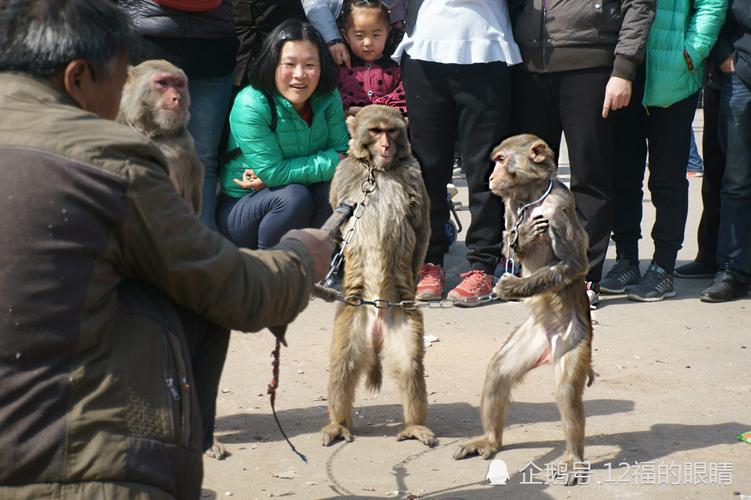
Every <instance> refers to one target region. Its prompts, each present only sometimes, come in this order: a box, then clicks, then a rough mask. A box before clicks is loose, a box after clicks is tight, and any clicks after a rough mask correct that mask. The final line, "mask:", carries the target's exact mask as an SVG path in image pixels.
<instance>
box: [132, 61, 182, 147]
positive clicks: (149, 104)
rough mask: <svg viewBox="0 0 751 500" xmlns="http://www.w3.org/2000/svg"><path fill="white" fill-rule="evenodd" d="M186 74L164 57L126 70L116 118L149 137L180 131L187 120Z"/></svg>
mask: <svg viewBox="0 0 751 500" xmlns="http://www.w3.org/2000/svg"><path fill="white" fill-rule="evenodd" d="M189 108H190V95H189V94H188V77H187V76H185V73H184V72H183V70H181V69H180V68H178V67H177V66H175V65H174V64H171V63H169V62H167V61H164V60H157V59H152V60H149V61H144V62H142V63H141V64H139V65H138V66H135V67H131V68H129V69H128V81H127V82H126V83H125V88H124V89H123V97H122V99H121V101H120V114H119V115H118V121H120V122H123V123H128V124H130V125H132V126H134V127H135V128H136V129H138V130H139V131H140V132H142V133H144V134H146V135H148V136H150V137H154V136H158V135H171V134H174V133H177V132H180V131H182V130H183V129H184V128H185V127H186V126H187V124H188V120H189V119H190V112H189V111H188V109H189Z"/></svg>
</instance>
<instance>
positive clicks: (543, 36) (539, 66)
mask: <svg viewBox="0 0 751 500" xmlns="http://www.w3.org/2000/svg"><path fill="white" fill-rule="evenodd" d="M509 10H510V14H511V22H512V25H513V27H514V39H515V40H516V43H517V44H518V45H519V49H520V50H521V53H522V59H523V69H526V70H527V71H533V72H539V73H545V72H558V71H569V70H575V69H585V68H599V67H610V66H612V67H613V76H618V77H621V78H626V79H628V80H632V79H633V77H634V70H635V68H636V65H637V64H638V63H639V62H641V61H642V60H643V59H644V51H645V47H646V44H647V35H648V34H649V29H650V27H651V26H652V21H653V20H654V16H655V0H568V1H555V0H553V1H551V0H509Z"/></svg>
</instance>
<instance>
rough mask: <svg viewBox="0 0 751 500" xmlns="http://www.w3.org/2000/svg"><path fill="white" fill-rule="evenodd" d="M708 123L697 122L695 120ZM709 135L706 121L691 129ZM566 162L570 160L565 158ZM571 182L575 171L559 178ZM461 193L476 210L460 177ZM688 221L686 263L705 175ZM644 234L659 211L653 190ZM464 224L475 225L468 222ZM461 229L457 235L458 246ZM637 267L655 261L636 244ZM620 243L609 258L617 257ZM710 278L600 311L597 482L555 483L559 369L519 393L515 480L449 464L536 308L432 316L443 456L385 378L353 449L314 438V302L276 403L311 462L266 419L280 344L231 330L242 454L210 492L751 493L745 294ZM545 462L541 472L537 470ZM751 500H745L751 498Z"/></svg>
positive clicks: (594, 439)
mask: <svg viewBox="0 0 751 500" xmlns="http://www.w3.org/2000/svg"><path fill="white" fill-rule="evenodd" d="M700 116H701V115H699V118H700ZM697 123H698V127H697V128H700V125H701V123H700V121H698V122H697ZM563 160H564V161H565V157H563ZM561 174H562V177H563V178H564V179H565V178H567V174H568V169H567V168H565V167H564V168H562V169H561ZM457 184H458V185H459V186H460V193H459V199H460V200H461V201H463V202H464V203H465V206H466V188H463V187H462V183H461V181H457ZM689 184H690V214H689V220H688V224H687V227H686V241H685V248H684V249H683V250H681V252H680V253H679V256H678V261H679V264H681V263H685V262H687V261H689V260H691V259H692V258H693V257H694V255H695V253H696V228H697V225H698V219H699V216H700V212H701V198H700V186H701V179H690V181H689ZM644 208H645V213H644V224H643V226H642V227H643V232H644V233H645V234H649V231H650V228H651V224H652V221H653V220H654V211H653V209H652V206H651V204H650V201H649V196H648V195H646V196H645V204H644ZM460 215H461V217H462V219H463V220H464V222H465V224H467V223H468V217H469V214H468V212H467V211H466V210H464V211H461V212H460ZM461 238H462V235H460V239H461ZM640 251H641V252H642V258H643V259H645V260H643V261H642V271H644V270H645V269H646V267H647V265H648V260H649V257H650V256H651V253H652V243H651V240H650V238H649V237H647V238H646V239H644V240H642V245H641V250H640ZM464 252H465V248H464V246H463V244H462V242H461V240H460V242H459V243H458V244H456V245H454V246H453V247H452V250H451V255H450V256H449V259H448V260H447V267H448V271H449V274H450V275H451V279H450V280H449V285H453V284H454V283H456V282H457V278H456V275H457V274H458V273H460V272H463V271H465V270H466V269H465V266H466V264H465V262H464V260H463V258H462V257H463V255H464ZM613 259H614V247H612V245H611V248H610V255H609V259H608V262H607V263H606V270H607V268H609V267H610V266H611V265H612V264H613V262H614V261H613ZM709 282H710V280H680V279H677V280H676V291H677V296H676V297H675V298H673V299H669V300H665V301H663V302H658V303H651V304H644V303H637V302H630V301H628V300H627V299H626V298H625V297H622V296H615V297H604V298H603V301H602V303H601V305H600V307H599V308H598V309H597V310H596V311H593V318H594V320H596V322H597V325H596V327H595V337H594V368H595V371H596V373H597V377H596V382H595V384H594V385H593V386H592V387H590V388H588V389H587V390H586V391H585V394H584V397H585V405H586V412H587V441H586V449H585V459H586V460H587V461H588V462H589V463H590V467H591V473H590V475H589V481H588V484H584V485H579V486H575V487H573V488H567V487H564V486H562V485H560V484H556V483H555V481H551V478H550V476H549V475H548V474H546V470H548V471H549V469H548V468H549V467H550V465H549V464H552V463H554V462H555V461H556V460H557V459H558V458H559V457H560V456H561V455H562V453H563V448H564V443H563V435H562V431H561V426H560V422H559V416H558V411H557V408H556V406H555V403H554V399H553V390H552V386H551V382H552V369H551V368H550V367H549V366H544V367H541V368H538V369H537V370H535V371H534V372H532V373H530V375H529V376H528V377H527V379H526V381H525V382H524V383H523V384H522V385H520V386H519V387H518V388H517V389H516V390H515V392H514V400H515V403H514V405H513V407H512V409H511V412H510V414H509V419H508V427H507V430H506V432H505V435H504V443H505V447H504V449H503V450H502V451H501V452H500V453H499V454H498V455H497V457H496V458H497V459H500V460H502V461H503V462H504V463H505V465H506V467H507V469H508V472H509V474H510V478H509V480H508V482H507V484H505V485H494V486H491V485H489V484H488V482H487V481H486V474H487V471H488V466H489V463H490V462H488V461H484V460H481V459H479V458H472V459H466V460H462V461H454V460H453V459H452V453H453V451H454V449H455V447H456V446H457V444H458V443H460V442H461V441H463V440H465V439H467V438H470V437H472V436H475V435H477V434H479V433H480V432H481V425H480V420H479V413H478V404H479V391H480V386H481V384H482V380H483V377H484V373H485V367H486V365H487V362H488V361H489V359H490V357H491V356H492V354H493V352H494V350H495V349H497V347H498V346H499V345H500V344H501V342H502V341H503V340H504V339H505V338H506V337H507V336H508V334H509V333H510V332H511V330H512V328H513V327H514V326H515V325H518V324H520V323H521V322H522V321H523V320H524V319H525V318H526V316H527V314H528V312H527V309H526V307H525V306H524V305H523V304H513V303H495V304H491V305H486V306H482V307H478V308H474V309H459V308H453V309H446V310H426V311H425V313H424V317H425V325H426V332H425V333H426V335H433V336H436V337H438V338H439V340H438V341H436V342H433V343H432V345H431V346H430V347H429V348H428V349H427V353H426V360H425V363H426V370H427V377H428V378H427V385H428V392H429V402H430V409H429V415H428V419H427V425H429V426H430V427H431V428H432V429H433V430H434V431H435V433H436V435H437V436H438V437H439V439H440V443H439V445H438V446H437V447H435V448H432V449H430V448H427V447H425V446H423V445H422V444H421V443H419V442H417V441H404V442H397V441H396V440H395V435H396V434H397V432H398V431H399V429H400V426H401V424H400V422H401V406H400V401H399V394H398V392H397V391H396V388H395V385H394V383H393V381H392V380H390V379H389V378H388V377H387V378H386V379H385V383H384V388H383V390H382V392H381V393H380V394H377V395H374V394H369V393H367V392H366V391H365V390H364V388H362V387H361V388H359V389H358V394H357V400H356V408H355V410H356V414H355V427H354V432H355V434H356V438H355V440H354V441H353V442H352V443H348V444H345V443H343V442H339V443H337V444H335V445H333V446H331V447H329V448H324V447H322V446H321V443H320V435H319V430H320V428H321V427H322V426H323V425H325V424H326V423H327V415H326V381H327V376H328V374H327V366H328V345H329V341H330V335H331V327H332V322H333V316H334V306H333V305H331V304H327V303H325V302H323V301H320V300H316V301H314V302H312V303H311V304H310V306H309V307H308V309H307V310H306V311H304V312H303V313H302V314H301V315H300V317H299V318H298V319H297V320H296V321H295V322H294V323H293V324H292V325H291V326H290V328H289V332H288V335H287V338H288V341H289V349H285V350H283V353H282V364H281V387H280V389H279V392H278V397H277V410H278V414H279V418H280V419H281V422H282V425H283V426H284V429H285V430H286V432H287V433H288V435H289V436H290V438H291V440H292V442H293V443H294V445H295V446H296V447H297V449H298V450H299V451H300V452H302V453H303V454H305V455H306V457H307V460H308V463H303V462H302V460H301V459H300V458H298V457H297V456H296V455H295V454H294V453H293V452H292V451H291V450H290V449H289V447H288V446H287V444H286V443H285V442H284V440H283V438H282V437H281V435H280V433H279V431H278V429H277V427H276V424H275V423H274V420H273V418H272V415H271V409H270V406H269V401H268V396H266V395H265V393H266V384H267V383H268V382H269V381H270V379H271V365H270V361H271V358H270V357H269V353H270V351H271V350H272V348H273V344H274V341H273V338H272V337H271V335H269V334H268V332H265V331H264V332H260V333H258V334H248V335H245V334H237V335H234V336H233V338H232V343H231V345H230V353H229V356H228V359H227V363H226V366H225V371H224V377H223V380H222V383H221V391H220V395H219V401H218V416H217V436H218V439H219V440H220V441H221V442H223V443H224V444H225V445H226V447H227V448H228V449H229V451H230V452H231V453H232V455H231V456H229V457H228V458H227V459H225V460H222V461H216V460H213V459H206V460H205V469H206V470H205V479H204V491H203V498H222V497H230V496H232V497H236V498H242V499H254V498H270V497H280V496H290V497H293V498H301V499H314V498H315V499H318V498H336V497H344V498H415V497H421V498H442V499H467V500H469V499H486V498H488V499H489V498H510V499H526V498H530V499H533V498H569V497H570V498H577V499H579V498H582V499H604V498H648V499H672V498H697V499H713V498H726V499H732V498H743V497H744V496H746V495H751V445H749V444H746V443H743V442H740V441H738V440H737V439H736V435H737V434H739V433H740V432H743V431H749V430H751V412H750V411H749V409H750V408H751V404H750V402H751V377H750V375H751V335H750V333H751V310H750V309H751V299H744V300H740V301H736V302H731V303H726V304H705V303H703V302H700V301H699V300H698V298H697V297H698V293H699V291H700V290H701V289H702V288H703V287H705V286H707V285H708V284H709ZM535 468H537V469H538V470H541V472H539V473H537V474H533V472H534V470H533V469H535ZM748 498H751V496H749V497H748Z"/></svg>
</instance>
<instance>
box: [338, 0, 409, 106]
mask: <svg viewBox="0 0 751 500" xmlns="http://www.w3.org/2000/svg"><path fill="white" fill-rule="evenodd" d="M340 24H341V29H342V36H344V39H345V40H346V41H347V47H348V49H349V51H350V59H351V62H352V67H351V68H349V69H348V68H346V67H345V66H342V67H340V68H339V92H340V93H341V95H342V103H343V104H344V112H345V113H346V114H347V115H353V116H354V115H355V114H357V112H358V111H359V110H360V109H362V107H363V106H367V105H368V104H383V105H384V106H390V107H392V108H397V109H398V110H399V111H401V112H402V114H404V115H406V114H407V104H406V102H405V96H404V85H403V84H402V79H401V72H400V70H399V65H398V64H397V63H396V62H394V60H393V59H391V58H390V57H389V56H387V55H386V54H385V52H384V50H385V49H386V43H387V41H388V39H389V33H390V31H391V26H389V10H388V8H386V6H385V5H384V4H383V3H381V2H380V1H379V0H352V1H348V2H347V3H345V5H344V11H343V12H342V16H341V20H340Z"/></svg>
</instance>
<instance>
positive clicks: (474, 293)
mask: <svg viewBox="0 0 751 500" xmlns="http://www.w3.org/2000/svg"><path fill="white" fill-rule="evenodd" d="M461 277H462V278H463V279H462V282H461V283H459V284H458V285H457V286H456V288H454V289H453V290H451V291H450V292H449V293H448V295H447V296H446V298H447V299H451V300H453V301H454V302H455V303H456V305H458V306H465V307H472V306H476V305H479V304H480V297H484V296H486V295H490V293H491V292H492V291H493V275H491V274H487V273H486V272H484V271H480V270H479V269H473V270H472V271H469V272H468V273H464V274H462V275H461Z"/></svg>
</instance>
